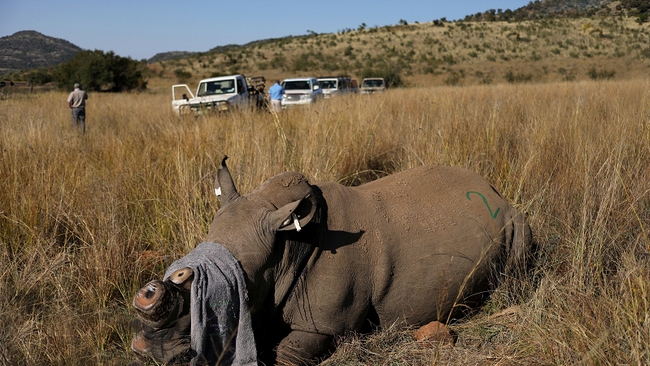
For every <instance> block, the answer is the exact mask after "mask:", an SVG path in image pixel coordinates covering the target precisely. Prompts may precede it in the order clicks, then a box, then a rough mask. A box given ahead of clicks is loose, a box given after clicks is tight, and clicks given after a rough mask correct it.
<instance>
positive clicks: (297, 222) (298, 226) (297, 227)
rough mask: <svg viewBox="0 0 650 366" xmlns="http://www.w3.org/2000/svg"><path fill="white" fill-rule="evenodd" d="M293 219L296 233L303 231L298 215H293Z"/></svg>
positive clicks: (293, 213)
mask: <svg viewBox="0 0 650 366" xmlns="http://www.w3.org/2000/svg"><path fill="white" fill-rule="evenodd" d="M291 217H293V224H294V225H296V231H300V230H302V228H301V227H300V221H298V216H297V215H296V213H295V212H292V213H291Z"/></svg>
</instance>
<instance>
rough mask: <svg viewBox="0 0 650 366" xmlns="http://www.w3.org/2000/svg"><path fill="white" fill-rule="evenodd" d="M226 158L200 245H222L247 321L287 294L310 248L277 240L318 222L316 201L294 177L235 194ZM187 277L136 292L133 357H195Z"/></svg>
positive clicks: (152, 284)
mask: <svg viewBox="0 0 650 366" xmlns="http://www.w3.org/2000/svg"><path fill="white" fill-rule="evenodd" d="M226 159H227V157H225V158H224V159H223V161H222V163H221V165H220V167H219V169H218V171H217V177H216V180H215V192H216V194H217V196H219V198H220V201H221V208H220V209H219V210H218V212H217V215H216V217H215V218H214V220H213V222H212V224H211V226H210V230H209V233H208V235H207V237H206V240H205V241H207V242H213V243H219V244H221V245H223V246H224V247H225V248H227V249H228V251H229V252H230V253H231V254H232V255H233V256H234V257H235V258H236V259H237V260H238V261H239V262H240V264H241V267H242V269H243V271H244V276H245V281H246V287H247V289H248V294H249V296H250V302H249V307H250V311H251V313H252V314H253V315H254V314H255V313H257V312H258V311H259V310H260V309H261V308H262V307H263V306H265V304H268V302H269V301H270V302H271V303H274V306H277V305H278V303H280V302H281V300H282V298H283V297H284V296H286V295H287V294H288V292H289V291H290V288H291V286H292V284H293V278H294V277H295V273H296V271H297V268H298V267H299V266H300V263H301V262H304V260H305V259H306V258H307V257H308V255H309V253H310V249H309V248H307V247H306V246H305V245H301V244H296V243H293V244H285V243H284V242H283V241H282V240H278V237H279V236H280V235H281V233H282V232H294V233H295V232H300V231H303V230H304V229H307V230H309V226H308V225H309V224H310V222H318V221H319V214H318V212H319V205H318V204H319V200H318V198H317V195H316V192H315V191H314V190H313V188H312V186H310V185H309V183H308V182H307V180H306V178H305V177H304V176H302V175H301V174H299V173H295V172H290V173H283V174H280V175H278V176H276V177H273V178H271V179H269V180H267V181H266V182H264V183H263V184H262V185H261V186H259V187H258V188H256V189H255V190H254V191H253V192H251V193H250V194H249V195H246V196H242V195H240V194H239V193H238V191H237V189H236V187H235V185H234V182H233V179H232V177H231V175H230V172H229V171H228V168H227V166H226V164H225V161H226ZM312 249H313V248H312ZM193 279H194V273H192V270H191V269H190V268H184V269H182V270H179V271H176V272H174V273H173V274H172V275H171V276H170V277H169V278H167V279H166V280H164V281H158V280H154V281H151V282H149V283H148V284H146V285H145V286H144V287H142V288H141V289H140V290H139V291H138V293H137V294H136V296H135V298H134V300H133V306H134V307H135V309H136V311H137V315H138V318H139V332H138V333H137V335H136V336H135V338H134V339H133V342H132V349H133V350H134V351H135V352H136V353H137V354H138V355H141V356H143V357H148V358H153V359H154V360H156V361H158V362H162V363H167V364H173V363H179V362H181V363H182V362H186V361H188V360H189V359H191V358H192V357H195V356H196V355H193V354H192V351H191V349H190V348H191V339H190V333H191V329H190V328H191V327H190V324H191V318H190V312H189V307H190V301H191V299H190V294H191V291H190V289H191V284H192V280H193ZM270 294H272V295H270ZM269 296H270V300H269V299H268V298H269Z"/></svg>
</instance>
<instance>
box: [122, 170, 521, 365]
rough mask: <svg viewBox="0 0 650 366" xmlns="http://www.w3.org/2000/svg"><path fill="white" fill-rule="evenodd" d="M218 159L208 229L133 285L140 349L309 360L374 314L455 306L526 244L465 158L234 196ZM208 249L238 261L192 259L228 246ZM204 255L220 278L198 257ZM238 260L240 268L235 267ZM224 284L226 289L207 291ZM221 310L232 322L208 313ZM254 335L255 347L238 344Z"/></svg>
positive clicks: (512, 212) (444, 314) (516, 220)
mask: <svg viewBox="0 0 650 366" xmlns="http://www.w3.org/2000/svg"><path fill="white" fill-rule="evenodd" d="M225 160H226V158H224V160H223V161H222V163H221V166H220V167H219V170H218V172H217V180H216V192H217V194H220V199H221V202H222V207H221V208H220V209H219V211H218V212H217V215H216V217H215V218H214V221H213V222H212V225H211V227H210V230H209V233H208V235H207V238H206V243H203V244H201V245H200V246H199V247H197V249H195V251H196V252H197V253H194V252H191V253H190V254H189V255H188V257H190V256H191V257H192V258H193V259H187V260H185V262H179V263H175V265H172V267H173V268H172V267H170V270H169V271H168V273H167V274H166V275H165V277H166V279H165V280H164V281H162V282H161V281H152V282H150V283H149V284H147V285H146V286H144V287H143V288H142V289H141V290H140V291H139V292H138V294H137V295H136V297H135V299H134V306H135V307H136V309H137V310H138V312H139V314H140V318H141V319H142V323H143V325H142V328H141V331H140V332H139V333H138V334H137V335H136V337H135V338H134V340H133V343H132V348H133V349H134V350H135V351H136V352H137V353H139V354H141V355H145V356H148V357H153V358H155V359H156V360H158V361H160V362H170V363H173V362H180V361H187V360H189V359H190V358H191V359H192V361H193V362H194V363H196V364H202V363H201V362H205V363H207V364H216V363H220V364H230V363H237V364H239V363H241V364H247V363H250V364H255V359H256V358H257V359H258V360H260V361H262V362H263V363H264V364H267V365H269V364H272V363H274V362H277V363H283V364H292V363H306V362H308V361H309V360H314V359H317V358H318V357H321V356H323V355H324V354H326V353H327V352H328V350H330V347H331V346H332V340H333V337H334V336H335V335H339V334H343V333H345V332H348V331H355V330H362V329H364V328H365V327H368V325H369V324H374V325H390V324H391V323H393V322H402V321H404V322H405V323H407V324H411V325H423V324H426V323H429V322H431V321H433V320H441V321H443V322H445V321H447V320H448V319H450V317H452V316H457V315H460V314H461V313H462V311H463V310H464V309H467V308H468V307H472V306H475V305H477V304H479V303H480V302H481V301H482V300H483V299H484V297H485V295H486V294H487V293H489V290H490V289H491V288H493V287H494V286H495V285H496V284H497V282H498V279H499V278H500V277H501V276H503V275H507V273H508V272H513V273H514V271H519V270H521V269H522V268H524V266H525V262H526V260H527V256H528V254H529V251H530V249H531V245H532V243H531V232H530V228H529V226H528V224H527V223H526V221H525V218H524V217H523V216H522V215H521V214H520V213H519V212H518V211H517V210H516V209H514V208H512V207H511V206H510V205H509V204H508V203H507V202H506V201H505V200H504V199H503V198H502V197H501V196H500V195H499V193H498V192H497V191H496V190H495V189H494V188H493V187H492V186H491V185H490V184H489V183H488V182H487V181H485V179H483V178H482V177H480V176H479V175H477V174H475V173H473V172H471V171H469V170H466V169H462V168H457V167H433V166H425V167H419V168H415V169H411V170H407V171H405V172H401V173H398V174H394V175H391V176H388V177H385V178H382V179H379V180H377V181H374V182H371V183H367V184H364V185H362V186H359V187H354V188H350V187H345V186H342V185H339V184H336V183H316V184H310V183H309V182H308V181H307V180H306V178H305V177H304V176H303V175H301V174H299V173H295V172H288V173H283V174H280V175H277V176H275V177H273V178H271V179H269V180H268V181H266V182H265V183H263V184H262V185H261V186H260V187H258V188H256V189H255V190H254V191H253V192H251V193H250V194H248V195H246V196H241V195H240V194H239V193H238V192H237V190H236V188H235V186H234V184H233V180H232V178H231V176H230V173H229V171H228V168H227V167H226V164H225ZM224 248H225V251H224V250H223V249H224ZM199 250H201V253H198V251H199ZM213 251H214V252H215V253H216V252H219V251H220V253H226V256H225V257H229V256H230V254H232V257H233V258H234V262H236V263H237V265H235V266H234V267H237V268H236V269H235V270H234V272H232V273H233V274H228V273H230V272H227V271H222V270H221V268H217V267H220V266H221V265H220V264H214V262H213V261H212V260H210V261H209V263H208V264H201V266H203V267H200V266H193V265H192V264H191V263H195V261H196V260H201V259H202V258H206V257H215V258H216V257H219V258H222V257H224V255H222V254H213V253H212V252H213ZM186 258H187V257H186ZM188 263H189V264H188ZM239 266H241V269H239ZM211 267H212V270H214V269H215V268H217V272H219V273H220V274H219V276H221V277H220V279H218V280H213V279H211V278H209V276H206V275H205V274H203V272H202V270H201V269H200V268H208V271H209V270H210V268H211ZM241 270H243V278H245V279H244V280H239V281H238V280H236V279H235V278H233V279H232V281H231V280H230V278H231V277H237V276H239V274H238V273H240V272H241ZM197 271H198V272H200V273H198V272H197ZM199 275H200V276H202V277H205V278H202V279H201V281H202V282H199V280H198V279H197V276H199ZM210 281H212V282H213V283H212V284H206V283H209V282H210ZM241 281H243V282H245V285H244V284H240V283H239V282H241ZM197 283H202V284H200V285H197ZM193 285H194V287H192V286H193ZM210 286H212V287H210ZM222 287H228V289H226V290H224V291H222V292H224V293H225V294H226V295H223V296H224V297H223V300H222V301H215V297H214V296H213V297H212V298H210V300H206V297H209V296H210V294H211V293H213V292H214V291H216V290H218V289H219V288H222ZM243 287H246V288H243ZM190 289H191V290H190ZM233 289H234V290H233ZM238 291H239V293H237V292H238ZM228 294H231V295H232V296H230V295H228ZM219 296H222V295H219ZM208 302H209V303H211V304H214V303H219V302H221V303H222V304H221V306H219V305H215V306H212V307H210V306H207V307H206V304H207V303H208ZM198 303H203V304H198ZM193 306H194V307H196V306H198V309H200V310H198V312H196V313H193V312H192V311H191V310H189V309H191V308H192V307H193ZM242 309H243V311H242ZM204 312H209V313H210V314H207V315H206V314H204ZM225 313H227V315H228V316H229V318H228V319H230V322H229V324H222V323H224V321H221V320H220V321H221V323H219V324H218V326H217V325H214V324H213V325H212V326H210V325H205V321H206V319H208V318H214V319H217V318H219V319H225V318H223V317H221V315H223V314H225ZM244 313H245V314H244ZM248 313H250V314H251V318H252V319H245V318H247V317H248ZM215 314H221V315H219V316H217V315H215ZM192 316H194V317H195V318H201V319H202V320H201V321H203V323H201V324H202V325H201V324H199V323H195V322H196V321H198V320H197V319H191V318H192ZM208 320H209V319H208ZM251 322H252V323H251ZM190 324H192V326H190ZM195 324H199V325H195ZM250 324H252V329H253V331H251V330H250V329H249V327H250ZM237 327H239V332H237ZM190 333H191V334H192V336H191V337H190ZM208 333H209V334H208ZM220 333H222V334H220ZM223 333H225V334H223ZM252 333H254V341H255V343H253V339H252V338H253V334H252ZM206 334H208V335H206ZM197 338H201V339H197ZM242 344H243V345H242ZM251 344H252V350H253V351H252V352H253V353H254V354H253V355H252V356H251V355H250V354H249V355H244V354H243V353H244V352H248V353H250V352H251ZM255 350H256V352H257V353H256V354H255ZM238 353H239V355H238V356H237V354H238ZM219 357H221V358H220V359H219ZM245 360H248V361H245Z"/></svg>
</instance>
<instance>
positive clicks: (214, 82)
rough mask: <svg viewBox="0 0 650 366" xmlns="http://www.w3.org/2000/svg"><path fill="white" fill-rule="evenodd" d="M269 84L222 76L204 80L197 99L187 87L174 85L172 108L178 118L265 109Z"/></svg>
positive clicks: (255, 80)
mask: <svg viewBox="0 0 650 366" xmlns="http://www.w3.org/2000/svg"><path fill="white" fill-rule="evenodd" d="M265 88H266V80H265V79H264V77H263V76H257V77H252V78H247V77H245V76H244V75H230V76H219V77H215V78H209V79H203V80H201V81H200V82H199V86H198V87H197V89H196V96H194V94H192V91H191V90H190V88H189V87H188V86H187V84H176V85H172V108H173V110H174V112H176V114H190V113H194V114H197V115H198V114H203V113H206V112H225V111H229V110H231V109H233V108H236V107H244V108H264V106H265V105H266V101H265V98H266V91H265Z"/></svg>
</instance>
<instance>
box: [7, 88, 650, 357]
mask: <svg viewBox="0 0 650 366" xmlns="http://www.w3.org/2000/svg"><path fill="white" fill-rule="evenodd" d="M65 97H66V95H65V94H63V93H57V92H51V93H46V94H37V95H14V96H11V97H10V98H8V99H6V100H2V101H0V123H1V124H0V255H1V256H2V258H1V260H0V364H6V365H18V364H51V365H74V364H101V365H121V364H125V363H128V362H130V361H132V360H133V359H134V357H133V355H132V353H131V351H130V350H129V346H130V339H131V336H132V330H131V329H130V328H129V321H130V319H131V318H132V317H133V316H134V314H133V312H132V310H131V306H130V303H131V299H132V296H133V294H134V293H135V292H136V291H137V289H138V288H139V287H140V286H141V285H142V284H143V283H145V282H146V281H148V280H149V279H151V278H153V277H158V276H160V275H161V274H162V272H163V271H164V269H165V267H166V266H167V265H168V264H170V263H171V262H172V261H173V260H175V259H177V258H179V257H180V256H182V255H183V254H184V253H186V252H188V251H189V250H191V248H193V247H194V246H195V245H196V244H197V243H199V242H200V241H201V239H202V238H203V236H204V234H205V233H206V231H207V227H208V225H209V223H210V221H211V219H212V217H213V215H214V213H215V212H216V210H217V207H218V202H217V199H216V197H215V196H214V195H213V193H212V184H213V179H214V173H215V171H216V167H217V166H218V163H219V161H220V159H221V157H222V156H223V155H224V154H227V155H229V156H230V157H231V158H230V160H229V167H230V170H231V172H232V173H233V177H234V179H235V181H236V183H237V184H238V187H239V189H240V191H241V192H242V193H246V192H249V191H250V190H252V189H253V188H255V187H256V186H257V185H259V184H260V183H261V182H263V181H264V180H265V179H266V178H268V177H270V176H272V175H274V174H277V173H280V172H282V171H285V170H288V169H291V170H298V171H301V172H303V173H304V174H305V175H306V176H307V177H308V178H309V179H310V180H312V181H321V180H327V181H330V180H334V181H339V182H342V183H344V184H361V183H363V182H366V181H369V180H373V179H376V178H378V177H381V176H383V175H386V174H390V173H393V172H396V171H400V170H404V169H408V168H410V167H414V166H419V165H423V164H442V165H459V166H464V167H468V168H470V169H473V170H476V171H477V172H479V173H480V174H482V175H483V176H485V177H486V178H487V179H488V180H490V181H491V182H493V184H494V185H495V186H496V187H497V188H498V189H499V190H500V191H501V193H502V194H503V195H504V196H505V197H506V198H507V199H508V200H509V201H510V202H511V203H512V204H513V205H515V206H516V207H518V208H519V209H521V210H522V211H524V212H526V214H527V215H528V218H529V221H530V223H531V226H532V228H533V231H534V234H535V236H536V238H537V241H538V243H539V247H540V258H539V261H538V264H537V266H536V267H535V269H534V272H535V275H534V276H531V278H530V279H528V280H526V281H524V282H514V281H506V282H505V283H504V285H503V286H502V287H501V288H499V289H498V290H497V291H496V292H495V293H494V294H493V297H492V300H491V301H490V302H489V303H488V304H487V305H486V307H485V308H484V309H483V310H482V311H481V312H479V313H477V314H475V315H474V316H472V317H470V318H469V319H464V320H460V321H458V322H457V323H454V324H452V329H453V330H454V331H455V332H456V333H457V335H458V341H457V343H456V346H455V347H441V346H439V345H433V346H432V347H430V348H427V347H423V346H422V345H420V344H418V343H417V342H415V341H413V338H412V336H411V334H410V333H409V332H403V331H401V330H399V328H397V327H393V328H390V329H388V330H387V331H385V332H382V333H379V334H377V335H373V336H358V335H352V336H350V337H349V338H345V339H342V340H341V342H343V343H342V345H341V347H340V348H339V351H338V352H336V353H335V354H334V355H333V357H332V358H330V360H328V361H327V364H329V365H339V364H345V365H363V364H372V365H380V364H384V365H388V364H390V365H413V364H459V365H460V364H468V363H472V364H475V363H484V364H574V363H578V364H647V363H650V354H649V352H650V346H649V345H650V323H649V321H650V320H649V319H648V314H649V309H650V305H649V301H650V285H648V284H649V283H650V251H649V250H650V233H648V230H650V200H649V197H648V195H649V192H650V82H649V81H648V80H637V81H627V82H584V83H562V84H544V85H514V86H512V85H494V86H481V87H467V88H452V87H449V88H436V89H405V90H391V91H389V92H387V93H385V94H384V95H373V96H351V97H349V98H338V99H332V100H328V101H325V102H324V103H322V104H319V105H315V106H313V107H312V108H301V109H294V110H289V111H283V112H282V113H281V114H280V115H279V122H280V125H279V130H278V128H277V126H276V125H275V123H274V121H273V118H272V116H271V115H269V114H256V113H252V112H242V113H233V114H229V115H224V116H206V117H199V118H192V117H191V118H179V117H176V116H174V115H173V114H171V111H170V108H169V97H168V95H166V94H140V95H138V94H134V95H129V94H118V95H112V94H91V95H90V99H89V101H88V103H89V107H88V125H87V133H86V135H85V136H81V135H80V134H79V133H78V132H77V131H74V130H73V129H72V126H71V125H72V123H71V121H70V115H69V114H70V113H69V111H68V110H67V107H66V105H65ZM278 131H280V132H281V133H278ZM283 134H284V136H286V141H285V140H283V139H282V138H281V136H282V135H283ZM513 305H518V307H517V308H513V307H512V306H513ZM506 308H509V309H514V310H513V311H510V312H507V313H506V314H507V315H501V314H499V312H500V311H501V310H503V309H506Z"/></svg>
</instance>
